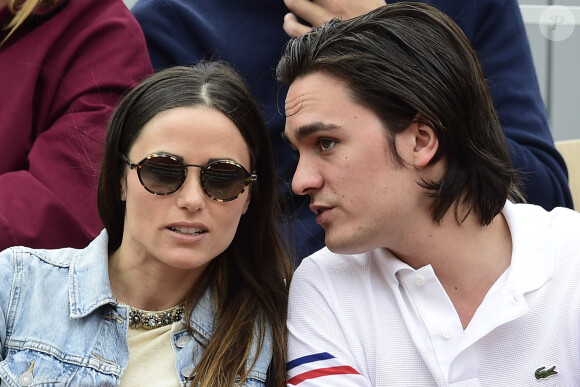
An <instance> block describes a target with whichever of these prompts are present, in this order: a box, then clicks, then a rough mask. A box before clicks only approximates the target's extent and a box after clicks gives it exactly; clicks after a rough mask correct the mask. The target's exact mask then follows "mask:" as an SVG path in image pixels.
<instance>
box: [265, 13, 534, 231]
mask: <svg viewBox="0 0 580 387" xmlns="http://www.w3.org/2000/svg"><path fill="white" fill-rule="evenodd" d="M317 71H320V72H325V73H327V74H330V75H332V76H335V77H337V78H339V79H341V80H343V81H345V82H346V84H347V88H348V91H349V93H350V95H351V97H352V99H353V101H354V102H356V103H358V104H361V105H363V106H366V107H368V108H370V109H371V110H373V111H374V113H375V114H377V116H378V117H379V118H380V119H381V121H382V122H383V125H384V127H385V129H386V136H387V140H388V142H389V146H390V150H391V152H392V153H393V155H394V157H395V159H396V160H397V161H398V162H399V163H400V164H402V163H403V160H402V159H401V158H400V157H399V156H398V154H397V151H396V146H395V135H396V134H397V133H400V132H402V131H403V130H405V129H406V128H407V127H408V126H409V125H411V124H412V123H416V122H420V123H423V124H426V125H428V126H430V127H431V128H433V130H434V132H435V133H436V135H437V137H438V140H439V149H438V151H437V153H436V154H435V156H434V157H433V159H432V160H431V164H433V163H436V162H437V161H438V160H440V159H442V158H445V159H446V161H447V164H448V168H447V170H446V173H445V175H444V176H442V178H441V179H440V180H439V181H421V182H419V184H420V185H421V186H422V187H423V188H424V189H425V190H426V192H427V194H428V195H429V196H431V197H432V198H433V202H432V205H431V215H432V218H433V220H434V221H436V222H440V221H441V219H442V218H443V216H444V215H445V214H446V213H447V211H448V210H449V209H450V208H451V207H452V206H453V207H454V212H455V218H456V219H457V221H458V222H462V221H463V220H464V219H465V218H466V217H467V215H468V214H469V213H470V212H471V211H472V210H473V211H474V212H475V213H476V214H477V216H478V219H479V223H480V224H481V225H487V224H489V223H490V222H491V221H492V219H493V218H494V217H495V216H496V215H497V214H498V213H499V212H501V210H502V208H503V207H504V205H505V201H506V200H507V199H508V198H510V199H512V200H516V199H517V200H523V197H522V196H521V194H520V192H519V189H518V187H517V184H518V182H517V176H516V172H515V170H514V169H513V167H512V165H511V161H510V156H509V153H508V148H507V143H506V140H505V138H504V135H503V132H502V129H501V126H500V123H499V120H498V118H497V114H496V112H495V109H494V107H493V103H492V100H491V97H490V94H489V91H488V88H487V84H486V81H485V78H484V76H483V73H482V71H481V68H480V65H479V62H478V60H477V57H476V55H475V52H474V51H473V49H472V48H471V46H470V44H469V41H468V40H467V38H466V37H465V35H464V34H463V32H462V31H461V29H460V28H459V27H458V26H457V25H456V24H455V23H454V22H453V21H452V20H451V19H450V18H449V17H447V16H446V15H445V14H443V13H442V12H440V11H438V10H437V9H436V8H433V7H431V6H429V5H426V4H421V3H412V2H401V3H396V4H388V5H385V6H383V7H381V8H378V9H376V10H374V11H372V12H370V13H368V14H366V15H363V16H359V17H357V18H354V19H350V20H346V21H340V20H337V19H335V20H331V21H330V22H328V23H326V24H324V25H322V26H321V27H319V28H318V29H315V30H313V31H312V32H311V33H308V34H306V35H304V36H302V37H299V38H294V39H292V40H290V41H289V43H288V45H287V46H286V49H285V52H284V55H283V57H282V59H281V60H280V62H279V64H278V67H277V70H276V72H277V77H278V80H279V81H280V82H281V83H282V84H290V83H292V82H293V81H294V80H296V79H297V78H299V77H302V76H305V75H308V74H311V73H313V72H317Z"/></svg>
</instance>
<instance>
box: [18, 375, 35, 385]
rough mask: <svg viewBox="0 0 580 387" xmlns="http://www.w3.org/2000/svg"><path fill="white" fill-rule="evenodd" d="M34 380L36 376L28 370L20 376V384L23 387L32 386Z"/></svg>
mask: <svg viewBox="0 0 580 387" xmlns="http://www.w3.org/2000/svg"><path fill="white" fill-rule="evenodd" d="M33 380H34V376H32V374H31V373H30V372H28V371H26V372H23V373H22V374H21V375H20V376H19V377H18V385H19V386H23V387H26V386H30V385H31V384H32V381H33Z"/></svg>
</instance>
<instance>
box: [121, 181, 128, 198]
mask: <svg viewBox="0 0 580 387" xmlns="http://www.w3.org/2000/svg"><path fill="white" fill-rule="evenodd" d="M126 200H127V176H123V177H122V178H121V201H122V202H124V201H126Z"/></svg>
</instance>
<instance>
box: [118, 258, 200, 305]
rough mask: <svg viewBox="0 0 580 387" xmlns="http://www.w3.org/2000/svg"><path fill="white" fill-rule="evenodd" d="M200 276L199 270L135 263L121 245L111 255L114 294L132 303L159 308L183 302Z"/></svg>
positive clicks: (119, 298)
mask: <svg viewBox="0 0 580 387" xmlns="http://www.w3.org/2000/svg"><path fill="white" fill-rule="evenodd" d="M199 276H200V271H189V270H177V269H176V270H173V271H164V270H160V268H156V267H152V266H150V265H147V264H140V263H136V262H135V261H131V260H130V259H129V258H128V257H126V256H124V255H123V254H122V252H121V249H119V250H117V251H115V252H114V253H113V254H111V256H110V257H109V281H110V284H111V290H112V292H113V295H114V296H115V298H116V299H117V300H119V301H121V302H123V303H125V304H128V305H130V306H132V307H135V308H138V309H142V310H148V311H159V310H165V309H169V308H171V307H173V306H175V305H178V304H180V303H181V302H183V301H184V300H185V298H186V296H187V294H188V293H189V292H190V290H191V289H192V287H193V286H194V284H195V283H196V282H197V280H198V279H199Z"/></svg>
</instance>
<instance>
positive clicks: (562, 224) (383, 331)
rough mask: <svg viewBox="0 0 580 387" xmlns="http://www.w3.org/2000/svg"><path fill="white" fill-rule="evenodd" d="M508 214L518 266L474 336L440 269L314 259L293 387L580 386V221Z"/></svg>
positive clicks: (304, 271)
mask: <svg viewBox="0 0 580 387" xmlns="http://www.w3.org/2000/svg"><path fill="white" fill-rule="evenodd" d="M503 214H504V215H505V217H506V219H507V222H508V224H509V227H510V231H511V234H512V240H513V251H512V261H511V265H510V267H509V268H508V270H507V271H506V272H505V273H504V274H503V275H502V276H501V277H500V278H499V279H498V280H497V281H496V283H495V284H494V285H493V286H492V288H491V289H490V290H489V292H488V294H487V295H486V297H485V299H484V300H483V302H482V304H481V305H480V306H479V308H478V309H477V311H476V313H475V315H474V316H473V319H472V320H471V322H470V323H469V326H468V327H467V329H465V330H463V328H462V326H461V322H460V320H459V317H458V315H457V312H456V311H455V309H454V307H453V304H452V303H451V301H450V299H449V297H448V296H447V294H446V292H445V290H444V289H443V287H442V285H441V284H440V282H439V280H438V279H437V277H436V276H435V274H434V272H433V269H432V268H431V266H430V265H428V266H425V267H422V268H420V269H419V270H414V269H412V268H411V267H410V266H408V265H406V264H405V263H403V262H401V261H399V260H398V259H397V258H395V257H394V256H393V255H392V254H391V253H390V252H389V251H387V250H385V249H377V250H374V251H371V252H369V253H366V254H357V255H340V254H334V253H332V252H330V251H329V250H328V249H322V250H320V251H318V252H317V253H315V254H313V255H312V256H310V257H309V258H307V259H305V260H303V262H302V264H301V265H300V267H299V268H298V269H297V271H296V274H295V275H294V278H293V280H292V284H291V289H290V310H289V316H288V330H289V343H288V345H289V346H288V360H289V362H288V366H287V370H288V375H287V379H288V380H287V385H288V386H300V387H306V386H328V387H337V386H414V387H419V386H420V387H422V386H453V387H467V386H474V387H475V386H482V387H484V386H485V387H488V386H489V387H493V386H497V387H518V386H521V387H528V386H535V385H538V386H542V387H544V386H560V387H561V386H565V387H568V386H580V213H577V212H574V211H572V210H568V209H563V208H558V209H555V210H553V211H551V212H546V211H545V210H543V209H542V208H541V207H538V206H534V205H527V204H512V203H509V202H508V203H507V204H506V206H505V208H504V210H503ZM465 259H469V257H465Z"/></svg>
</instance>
